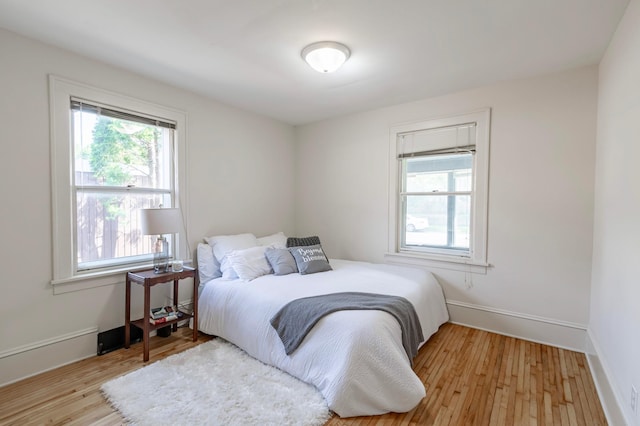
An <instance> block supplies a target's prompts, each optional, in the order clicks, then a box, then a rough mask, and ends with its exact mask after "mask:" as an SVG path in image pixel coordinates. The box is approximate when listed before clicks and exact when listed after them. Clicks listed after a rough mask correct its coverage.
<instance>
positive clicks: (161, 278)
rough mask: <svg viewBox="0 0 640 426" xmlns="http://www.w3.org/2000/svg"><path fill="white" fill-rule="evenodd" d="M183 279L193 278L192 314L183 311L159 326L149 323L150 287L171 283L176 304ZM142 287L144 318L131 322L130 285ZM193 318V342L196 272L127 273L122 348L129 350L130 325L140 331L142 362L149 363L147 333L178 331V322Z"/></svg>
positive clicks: (196, 308) (195, 322)
mask: <svg viewBox="0 0 640 426" xmlns="http://www.w3.org/2000/svg"><path fill="white" fill-rule="evenodd" d="M184 278H193V313H191V314H189V313H187V312H184V311H180V312H182V314H183V315H182V317H181V318H178V319H176V320H172V321H167V322H164V323H161V324H151V322H150V321H149V318H150V312H151V287H153V286H154V285H156V284H161V283H166V282H169V281H173V302H174V304H175V305H176V306H177V304H178V283H179V282H180V280H182V279H184ZM132 282H134V283H138V284H140V285H142V286H144V317H143V318H140V319H138V320H135V321H131V283H132ZM189 318H193V341H194V342H195V341H197V340H198V270H197V269H196V268H190V267H187V266H185V267H184V269H183V270H182V271H180V272H164V273H160V274H156V273H155V272H154V271H153V269H147V270H143V271H135V272H127V287H126V303H125V317H124V330H125V331H124V347H125V348H127V349H128V348H129V344H130V341H131V329H130V327H131V324H133V325H135V326H136V327H139V328H141V329H142V341H143V346H144V357H143V358H144V361H145V362H146V361H149V333H151V331H153V330H156V329H158V328H162V327H166V326H168V325H171V326H172V327H173V330H174V331H175V330H177V329H178V322H179V321H184V320H186V319H189Z"/></svg>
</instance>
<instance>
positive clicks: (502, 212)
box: [296, 66, 597, 350]
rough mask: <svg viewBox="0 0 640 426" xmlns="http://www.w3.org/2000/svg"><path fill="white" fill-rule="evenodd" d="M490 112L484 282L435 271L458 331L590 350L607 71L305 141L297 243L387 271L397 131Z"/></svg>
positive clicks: (338, 126) (518, 85) (544, 79)
mask: <svg viewBox="0 0 640 426" xmlns="http://www.w3.org/2000/svg"><path fill="white" fill-rule="evenodd" d="M484 107H491V108H492V117H491V154H490V178H489V234H488V259H489V262H490V263H491V264H492V265H493V267H491V268H490V269H489V270H488V272H487V273H486V275H482V274H472V275H466V274H465V273H461V272H454V271H450V270H445V269H434V272H435V273H436V275H437V277H438V279H439V280H440V282H441V283H442V285H443V287H444V290H445V294H446V297H447V300H448V302H449V309H450V313H451V315H452V318H453V320H454V321H459V322H462V323H466V324H470V325H472V326H476V327H481V328H487V329H491V330H495V331H499V332H501V333H505V334H512V335H517V336H521V337H524V338H527V339H530V340H536V341H542V342H548V343H552V344H555V345H558V346H564V347H569V348H575V349H579V350H582V349H584V342H585V337H586V331H585V330H586V325H587V322H588V318H589V295H590V270H591V254H592V227H593V216H592V212H593V184H594V164H595V134H596V112H597V68H596V67H595V66H593V67H587V68H582V69H578V70H573V71H568V72H564V73H560V74H554V75H547V76H540V77H536V78H532V79H527V80H520V81H513V82H507V83H502V84H498V85H494V86H490V87H483V88H478V89H475V90H469V91H464V92H461V93H455V94H451V95H447V96H441V97H437V98H432V99H426V100H423V101H420V102H413V103H407V104H403V105H397V106H394V107H390V108H384V109H378V110H374V111H370V112H365V113H361V114H356V115H351V116H346V117H340V118H337V119H333V120H328V121H324V122H320V123H315V124H311V125H307V126H303V127H300V128H297V129H296V150H297V151H296V160H297V161H296V167H297V170H296V176H297V179H296V184H297V186H296V231H297V232H298V233H299V234H305V235H307V234H318V235H319V236H320V238H321V241H322V242H323V246H324V247H325V248H326V250H327V252H328V255H329V256H330V257H337V258H348V259H360V260H368V261H374V262H381V261H383V260H384V253H385V251H386V249H387V229H388V225H387V217H388V196H389V194H388V190H387V187H388V168H389V167H388V162H389V160H388V152H389V149H388V144H389V128H390V127H391V126H393V125H397V124H399V123H402V122H410V121H420V120H424V119H429V118H434V117H442V116H448V115H456V114H461V113H466V112H469V111H473V110H477V109H480V108H484Z"/></svg>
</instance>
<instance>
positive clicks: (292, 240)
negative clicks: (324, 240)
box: [287, 235, 329, 263]
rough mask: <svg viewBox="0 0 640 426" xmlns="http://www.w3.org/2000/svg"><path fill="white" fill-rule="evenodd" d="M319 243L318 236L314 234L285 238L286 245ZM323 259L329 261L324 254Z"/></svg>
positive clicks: (313, 244)
mask: <svg viewBox="0 0 640 426" xmlns="http://www.w3.org/2000/svg"><path fill="white" fill-rule="evenodd" d="M315 245H318V246H319V245H320V237H318V236H317V235H314V236H312V237H289V238H287V248H288V247H300V246H315ZM324 259H325V260H326V261H327V263H328V262H329V258H328V257H327V255H326V254H325V255H324Z"/></svg>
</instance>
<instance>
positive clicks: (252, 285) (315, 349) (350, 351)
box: [198, 234, 448, 417]
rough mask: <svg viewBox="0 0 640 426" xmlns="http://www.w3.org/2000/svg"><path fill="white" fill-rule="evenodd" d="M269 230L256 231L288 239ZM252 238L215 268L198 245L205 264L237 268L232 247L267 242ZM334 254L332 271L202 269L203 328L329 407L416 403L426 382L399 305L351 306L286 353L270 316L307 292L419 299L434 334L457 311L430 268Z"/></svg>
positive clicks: (365, 410) (346, 413) (348, 412)
mask: <svg viewBox="0 0 640 426" xmlns="http://www.w3.org/2000/svg"><path fill="white" fill-rule="evenodd" d="M274 235H275V234H274ZM254 238H255V237H254ZM264 238H265V239H264V240H262V241H261V239H256V242H255V244H256V245H257V246H260V245H261V243H262V244H268V245H270V246H273V245H274V244H276V245H279V244H281V242H280V238H278V241H279V242H278V243H273V242H272V239H269V238H267V237H264ZM208 241H210V242H212V243H213V245H212V248H211V251H212V252H214V254H215V248H216V244H215V240H208ZM252 244H254V243H253V242H252V240H251V239H250V238H247V241H245V242H244V243H243V244H240V245H236V246H240V247H244V248H241V249H235V250H231V249H229V245H225V244H223V245H224V246H225V247H223V248H224V250H222V251H220V253H223V254H222V255H219V256H214V259H216V258H217V260H218V264H219V265H214V266H213V268H210V267H211V265H210V264H207V263H206V262H207V261H206V260H204V256H203V255H202V252H201V247H200V246H199V248H198V252H199V253H198V261H199V267H203V268H204V269H205V271H206V270H207V269H212V270H214V269H215V268H216V267H218V266H220V267H221V268H222V269H223V270H226V272H228V271H229V268H230V267H231V264H232V262H229V261H228V260H229V259H225V256H227V255H231V254H232V253H237V252H239V251H244V252H249V251H253V252H257V253H260V252H261V249H256V248H255V247H246V246H251V245H252ZM231 246H233V244H231ZM202 249H203V251H204V250H205V249H206V247H202ZM262 252H263V253H264V251H262ZM263 257H264V255H263ZM236 260H237V259H236ZM259 260H260V259H259ZM225 261H227V264H226V265H225V266H222V265H221V264H223V263H225ZM245 261H246V259H245ZM327 261H328V264H330V269H329V270H324V271H320V272H315V273H307V274H304V275H303V274H301V273H289V274H285V275H274V274H273V273H266V274H265V273H258V274H257V276H255V277H252V278H251V279H246V275H245V276H244V277H235V276H233V275H232V276H230V275H229V274H225V273H224V272H223V273H222V275H223V276H217V274H215V273H213V274H210V276H208V277H207V276H204V277H202V276H201V285H200V295H199V304H198V306H199V309H198V315H199V320H198V327H199V330H200V331H202V332H203V333H206V334H210V335H214V336H219V337H221V338H223V339H225V340H228V341H229V342H231V343H233V344H235V345H237V346H238V347H240V348H242V349H243V350H244V351H245V352H247V353H248V354H249V355H251V356H253V357H254V358H256V359H258V360H260V361H262V362H264V363H265V364H268V365H272V366H275V367H277V368H279V369H281V370H283V371H285V372H287V373H289V374H291V375H292V376H294V377H297V378H298V379H300V380H302V381H304V382H307V383H310V384H312V385H314V386H315V387H316V388H317V389H318V390H319V391H320V392H321V393H322V395H323V396H324V398H325V399H326V401H327V404H328V406H329V408H330V409H331V410H332V411H334V412H335V413H336V414H338V415H339V416H341V417H351V416H361V415H377V414H383V413H387V412H406V411H409V410H411V409H412V408H414V407H415V406H416V405H417V404H418V403H419V402H420V401H421V400H422V398H424V396H425V388H424V385H423V384H422V382H421V381H420V379H419V378H418V377H417V375H416V374H415V373H414V371H413V370H412V367H411V364H412V360H410V359H409V357H408V356H407V353H406V351H405V349H404V347H403V343H402V339H401V333H402V330H401V328H400V325H399V323H398V321H397V320H396V319H395V318H394V317H393V316H391V315H390V314H388V313H386V312H383V311H379V310H344V311H338V312H335V313H332V314H330V315H327V316H325V317H323V318H322V319H321V320H320V321H319V322H318V323H317V324H316V325H315V326H314V327H313V328H312V329H311V331H310V332H309V334H308V335H306V337H305V338H304V340H303V341H302V343H301V344H300V346H299V347H298V348H297V349H296V350H295V351H293V352H292V353H291V354H290V355H287V354H286V353H285V349H284V345H283V343H282V341H281V340H280V337H279V336H278V334H277V333H276V331H275V329H274V328H273V326H272V325H271V323H270V320H271V318H273V317H274V315H275V314H276V313H277V312H278V311H279V310H280V309H281V308H282V307H283V306H284V305H286V304H287V303H288V302H290V301H293V300H296V299H299V298H303V297H308V296H316V295H323V294H330V293H341V292H367V293H376V294H386V295H392V296H401V297H404V298H406V299H407V300H409V301H410V302H411V303H412V304H413V306H414V308H415V311H416V313H417V316H418V318H419V320H420V324H421V327H422V333H423V336H424V341H426V340H428V338H429V337H430V336H431V335H433V333H435V332H436V331H437V330H438V328H439V326H440V325H441V324H443V323H444V322H446V321H447V320H448V313H447V309H446V305H445V301H444V296H443V293H442V289H441V287H440V286H439V284H438V282H437V281H436V279H435V277H434V276H433V275H432V274H431V273H429V272H427V271H424V270H420V269H413V268H405V267H397V266H392V265H383V264H373V263H366V262H356V261H348V260H340V259H327ZM201 262H202V265H200V263H201ZM215 262H216V260H214V263H215ZM249 263H251V262H249ZM267 264H268V265H269V263H267ZM236 266H237V264H236ZM263 272H264V270H263ZM270 272H273V269H271V271H270ZM253 274H254V275H256V272H255V271H254V272H253ZM243 278H244V279H243ZM423 343H424V342H422V343H421V345H422V344H423Z"/></svg>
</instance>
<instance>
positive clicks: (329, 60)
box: [302, 41, 351, 73]
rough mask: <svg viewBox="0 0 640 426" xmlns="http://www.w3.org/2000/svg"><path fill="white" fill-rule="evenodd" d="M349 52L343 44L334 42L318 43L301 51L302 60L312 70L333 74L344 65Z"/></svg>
mask: <svg viewBox="0 0 640 426" xmlns="http://www.w3.org/2000/svg"><path fill="white" fill-rule="evenodd" d="M350 55H351V52H350V51H349V48H348V47H347V46H345V45H344V44H341V43H337V42H335V41H319V42H317V43H312V44H310V45H308V46H307V47H305V48H304V49H302V59H304V60H305V61H306V62H307V63H308V64H309V65H310V66H311V68H313V69H314V70H316V71H318V72H322V73H326V72H334V71H335V70H337V69H338V68H340V66H341V65H342V64H344V63H345V61H346V60H347V59H349V56H350Z"/></svg>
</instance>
